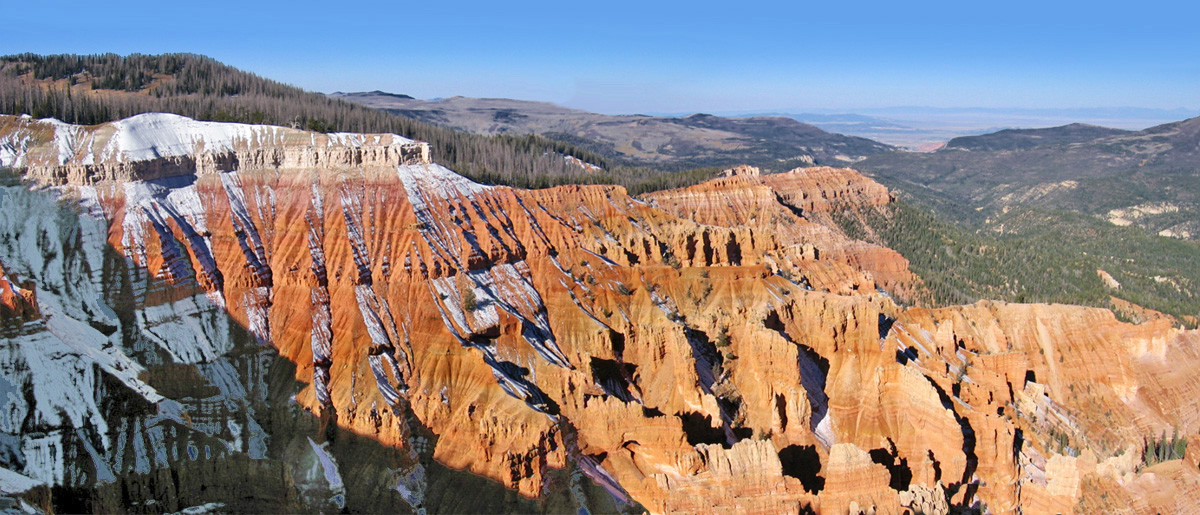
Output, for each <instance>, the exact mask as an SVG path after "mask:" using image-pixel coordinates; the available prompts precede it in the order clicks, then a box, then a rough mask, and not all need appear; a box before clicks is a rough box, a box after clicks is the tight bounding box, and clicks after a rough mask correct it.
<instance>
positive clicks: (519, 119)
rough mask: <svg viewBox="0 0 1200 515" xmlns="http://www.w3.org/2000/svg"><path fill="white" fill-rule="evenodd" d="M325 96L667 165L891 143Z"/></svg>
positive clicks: (777, 164)
mask: <svg viewBox="0 0 1200 515" xmlns="http://www.w3.org/2000/svg"><path fill="white" fill-rule="evenodd" d="M331 96H333V97H336V98H341V99H345V100H349V101H352V102H356V103H359V104H363V105H366V106H370V107H375V108H379V109H384V110H387V111H389V112H392V113H396V114H400V115H403V116H406V117H409V118H413V119H416V120H420V121H424V122H428V123H435V124H439V125H443V126H447V127H452V128H455V129H459V130H464V131H468V132H473V133H477V134H540V135H543V136H547V137H550V138H553V139H556V140H559V141H563V142H566V143H570V144H573V145H576V146H579V147H582V148H586V149H588V150H592V151H595V152H597V153H599V154H601V155H604V156H605V157H608V158H613V159H616V160H619V161H623V162H626V163H630V164H644V165H652V166H657V167H665V168H670V169H681V168H689V167H696V166H725V165H733V164H741V163H752V164H758V165H763V166H768V167H771V168H775V169H789V168H791V167H794V166H798V165H803V164H830V165H847V164H850V163H853V162H856V161H858V160H861V159H862V158H864V157H866V156H869V155H872V154H878V153H881V152H890V151H892V150H894V148H893V147H892V146H890V145H887V144H883V143H879V142H876V141H871V140H869V139H866V138H861V137H856V136H845V135H842V134H835V133H830V132H826V131H825V130H822V129H820V128H818V127H816V126H814V125H810V124H806V123H801V122H799V121H796V120H795V119H792V118H787V117H777V116H755V117H745V118H725V117H719V116H713V115H709V114H692V115H689V116H684V117H665V116H647V115H615V116H614V115H605V114H598V113H591V112H587V111H581V110H577V109H570V108H566V107H562V106H558V105H555V104H551V103H548V102H530V101H524V100H511V99H499V98H466V97H451V98H445V99H440V100H418V99H414V98H411V97H408V96H406V95H396V94H392V93H385V92H381V91H373V92H367V93H334V94H333V95H331Z"/></svg>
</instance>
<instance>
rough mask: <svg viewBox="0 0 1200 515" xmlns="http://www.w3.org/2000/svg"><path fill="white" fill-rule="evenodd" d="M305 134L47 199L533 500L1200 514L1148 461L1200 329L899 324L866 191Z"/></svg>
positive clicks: (309, 393)
mask: <svg viewBox="0 0 1200 515" xmlns="http://www.w3.org/2000/svg"><path fill="white" fill-rule="evenodd" d="M6 123H8V124H9V125H10V126H11V125H14V124H16V122H13V121H8V122H6ZM94 130H96V131H97V132H102V131H103V130H104V129H103V128H100V129H94ZM289 137H290V138H292V139H291V140H288V141H285V142H284V143H281V144H280V146H279V147H272V148H274V149H275V150H272V152H273V153H274V154H273V155H282V156H284V157H283V158H280V159H268V160H261V159H257V158H255V159H254V160H252V159H247V158H245V156H250V155H259V154H260V153H261V150H260V148H262V146H261V145H258V144H256V143H255V142H249V141H241V142H239V143H238V145H237V146H236V152H233V154H232V155H234V156H235V157H237V158H238V159H230V158H229V157H228V156H229V155H231V154H229V152H226V153H225V154H211V153H205V152H204V151H203V149H198V150H195V151H194V152H191V153H188V154H187V155H186V157H184V158H178V159H176V160H177V161H181V162H186V163H201V162H203V163H212V166H208V167H200V166H199V165H195V164H186V163H185V164H186V166H193V167H195V168H196V169H195V170H193V171H194V172H195V175H172V174H173V173H174V172H169V173H167V172H164V173H158V172H155V173H153V174H151V175H150V176H148V177H149V178H152V179H154V180H151V181H145V182H127V181H126V182H116V181H111V180H109V179H113V178H122V177H123V178H125V179H138V178H139V177H140V176H137V175H130V176H122V175H121V174H120V173H118V171H114V170H117V169H120V170H130V169H132V168H131V166H132V165H130V164H129V163H128V162H123V161H121V162H114V163H115V164H111V165H110V164H106V163H99V164H95V165H88V166H91V168H86V169H85V168H80V167H79V166H76V167H75V168H72V166H74V165H73V164H72V163H73V162H74V160H77V159H78V156H79V155H82V154H81V153H76V154H72V156H71V157H70V158H69V159H68V163H66V164H61V163H60V164H52V163H47V162H45V161H42V162H41V164H40V165H38V164H37V163H36V162H34V161H33V160H31V161H30V162H31V163H32V164H30V165H29V166H30V167H31V168H30V171H29V172H27V174H28V176H29V177H33V178H38V179H40V180H43V181H47V182H51V183H56V184H68V185H70V184H74V186H68V189H72V188H73V189H74V190H76V191H78V192H79V195H80V197H81V198H83V199H84V201H85V202H93V203H94V205H95V206H98V207H99V209H101V210H102V211H103V213H104V216H105V217H106V218H107V219H108V220H110V222H111V223H110V226H109V227H110V229H109V235H108V241H109V242H110V244H111V245H112V246H113V247H115V248H117V249H119V250H120V251H121V252H123V253H124V254H125V255H127V256H129V257H130V259H132V260H134V261H135V262H136V263H137V264H138V265H141V266H144V267H145V268H146V269H148V270H149V271H151V272H152V273H155V274H158V275H160V276H162V277H166V278H170V279H171V280H173V281H176V282H178V283H193V282H194V283H195V284H198V285H200V286H201V287H203V288H204V289H205V290H206V291H207V292H209V297H210V298H211V299H213V301H214V302H219V303H223V305H224V306H225V307H226V308H227V310H228V311H229V313H230V314H231V316H232V317H233V318H234V319H235V320H236V321H237V322H238V323H240V324H242V325H243V326H245V327H246V328H248V329H249V330H250V331H251V332H252V333H253V334H254V335H255V336H256V337H258V338H259V339H260V340H261V341H262V342H263V343H264V344H270V345H274V346H275V347H276V348H278V349H279V351H280V352H281V353H282V354H283V355H285V356H287V357H288V358H289V359H291V360H292V361H294V362H295V363H297V364H298V365H299V366H298V367H297V369H296V379H297V380H299V381H301V382H303V383H304V384H305V385H307V386H305V387H304V388H303V390H302V391H301V392H300V393H299V394H298V395H296V400H297V402H299V403H300V404H301V405H302V406H304V408H305V409H307V410H310V411H312V412H314V413H321V414H323V415H324V416H326V417H328V418H330V419H333V420H336V423H337V424H338V425H340V426H342V427H345V428H348V429H350V430H352V431H354V432H357V433H359V434H362V435H366V436H369V437H372V438H375V439H378V440H379V441H381V442H384V443H386V444H388V445H394V446H410V447H411V446H417V447H420V446H426V445H432V446H433V451H432V452H433V456H434V458H435V459H436V460H438V461H440V462H441V463H443V464H445V465H447V466H450V467H454V468H458V469H463V470H468V471H470V472H472V473H475V474H479V475H483V476H486V477H489V478H492V479H495V480H497V481H500V482H502V483H504V484H505V485H507V486H508V487H509V488H512V489H514V490H516V491H519V492H520V493H521V494H523V495H525V496H530V497H534V496H538V495H539V492H542V491H543V489H544V488H545V487H546V481H547V479H546V478H547V473H548V471H550V470H551V469H559V468H572V469H573V470H578V471H580V472H582V473H584V474H586V475H587V476H588V477H590V478H591V480H592V481H594V482H596V483H597V484H600V485H601V486H604V487H606V488H607V489H608V490H609V491H610V492H611V493H612V494H613V495H614V496H617V497H618V498H622V499H626V500H628V501H630V502H636V503H640V505H641V506H643V507H644V508H645V509H647V510H649V511H651V512H655V513H695V512H710V513H780V512H789V513H795V512H797V511H798V510H801V509H806V508H807V509H812V510H815V511H817V512H820V513H848V512H853V513H857V512H863V513H903V512H904V511H905V510H908V511H914V512H924V513H945V512H947V511H948V510H949V507H950V506H952V505H953V506H964V507H976V508H979V507H983V506H986V507H987V509H988V510H990V511H992V512H996V513H1015V512H1017V511H1018V510H1021V511H1022V512H1023V513H1055V512H1064V513H1066V512H1071V511H1073V510H1074V511H1079V512H1090V511H1092V510H1104V509H1108V508H1112V507H1120V506H1125V505H1124V504H1122V503H1123V502H1124V501H1129V503H1130V504H1129V506H1130V507H1129V508H1128V511H1129V512H1131V513H1150V512H1153V511H1155V510H1167V511H1180V512H1182V511H1187V510H1186V509H1184V508H1185V506H1195V505H1196V503H1197V502H1200V495H1198V490H1197V489H1196V485H1197V475H1196V474H1197V468H1196V461H1195V459H1194V458H1195V456H1196V454H1195V452H1193V451H1194V450H1195V449H1194V448H1195V447H1196V446H1194V445H1193V446H1192V447H1189V451H1188V452H1189V455H1188V456H1189V458H1188V459H1187V460H1184V461H1183V462H1173V463H1175V465H1171V467H1165V468H1161V469H1159V468H1151V469H1145V470H1139V469H1138V467H1137V465H1138V463H1140V462H1139V461H1137V460H1135V459H1134V458H1140V453H1141V445H1143V441H1144V440H1143V438H1144V436H1146V435H1157V434H1159V433H1161V432H1162V431H1163V430H1164V429H1178V430H1179V431H1181V432H1182V433H1183V434H1188V435H1194V434H1196V433H1197V431H1198V430H1200V405H1198V404H1197V402H1196V400H1195V399H1196V398H1197V394H1198V393H1200V378H1198V377H1197V376H1196V375H1195V374H1192V373H1191V370H1193V368H1194V367H1195V366H1196V365H1197V364H1200V333H1197V332H1195V331H1181V330H1177V329H1173V328H1172V327H1171V326H1170V325H1169V324H1168V323H1167V322H1165V321H1151V322H1147V323H1144V324H1141V325H1132V324H1126V323H1122V322H1119V321H1117V320H1116V318H1114V316H1113V315H1112V313H1111V312H1110V311H1107V310H1103V309H1093V308H1083V307H1075V306H1064V305H1017V304H1005V303H999V302H980V303H978V304H975V305H971V306H957V307H950V308H943V309H925V308H921V307H907V306H903V305H900V304H897V301H896V300H895V299H904V298H905V296H906V292H907V291H909V289H910V288H911V287H912V286H913V285H914V284H915V282H916V281H918V280H919V279H917V278H915V277H914V276H913V275H912V274H911V273H910V272H909V271H908V266H907V261H906V260H905V259H904V258H903V257H902V256H900V255H899V254H898V253H896V252H895V251H892V250H890V249H887V248H883V247H879V246H876V245H871V244H868V243H865V242H862V241H856V240H854V239H852V238H849V237H847V236H846V235H845V234H844V233H842V232H841V231H840V230H838V229H837V226H836V225H835V224H833V223H832V218H831V216H832V213H834V212H849V213H851V214H853V213H856V212H865V211H866V210H870V209H874V208H876V207H879V206H883V205H886V204H887V203H888V202H890V201H891V197H890V195H889V193H888V191H887V190H886V189H885V188H884V187H883V186H881V185H879V184H877V183H875V182H873V181H871V180H870V179H868V178H866V177H864V176H862V175H861V174H858V173H857V172H854V171H853V170H847V169H833V168H809V169H798V170H794V171H791V172H788V173H782V174H768V175H758V174H750V173H731V174H729V176H728V177H722V178H718V179H714V180H711V181H709V182H706V183H704V184H700V185H697V186H693V187H690V188H683V189H679V190H672V191H664V192H658V193H654V194H650V195H647V196H646V197H645V198H640V199H639V198H634V197H631V196H629V195H628V194H627V193H626V191H625V190H624V189H622V188H620V187H612V186H563V187H558V188H552V189H547V190H537V191H525V190H517V189H513V188H508V187H499V186H484V185H479V184H475V183H472V182H471V181H469V180H467V179H465V178H463V177H461V176H458V175H456V174H454V173H453V172H451V171H450V170H447V169H444V168H442V167H440V166H438V165H435V164H431V163H428V162H427V161H425V160H424V158H423V157H421V154H420V153H419V152H418V153H416V154H411V153H410V154H402V153H395V154H389V153H388V152H389V151H387V150H379V149H378V148H376V147H372V146H371V145H372V144H371V143H361V141H365V140H356V141H359V143H354V142H341V143H337V144H336V145H335V143H333V142H329V143H323V144H322V145H325V146H322V145H315V146H314V145H312V144H309V145H305V144H304V141H303V140H304V138H303V137H298V136H289ZM319 137H320V136H312V138H310V143H311V142H315V141H316V139H315V138H319ZM43 139H45V138H43ZM368 139H369V138H368ZM43 144H44V145H50V143H43ZM328 145H334V147H335V148H332V149H331V148H330V147H328ZM338 145H341V146H338ZM343 146H344V147H345V148H343ZM30 148H35V149H36V148H42V147H37V146H36V145H34V146H31V147H30ZM314 149H315V150H314ZM318 151H319V152H318ZM47 152H48V151H47ZM313 152H317V153H316V154H314V153H313ZM318 154H319V155H318ZM363 155H378V156H385V157H381V158H379V159H365V158H363V157H362V156H363ZM390 155H394V156H401V157H386V156H390ZM173 159H174V158H173ZM251 161H253V162H254V163H256V164H255V165H254V166H244V164H245V163H247V162H251ZM176 164H178V163H176ZM233 165H237V166H233ZM80 166H82V165H80ZM173 166H174V165H173ZM180 166H184V165H180ZM112 167H116V168H112ZM121 167H124V168H121ZM110 168H111V169H110ZM134 168H136V167H134ZM81 170H82V171H81ZM163 170H167V169H166V168H163ZM170 170H176V171H177V170H178V168H171V169H170ZM122 173H124V172H122ZM80 177H89V179H87V180H82V179H80ZM93 179H94V180H93ZM4 291H5V292H7V291H8V290H7V289H6V290H4ZM10 298H11V296H8V297H4V298H3V299H0V300H2V302H3V305H5V306H9V305H10V303H9V300H8V299H10ZM169 301H170V299H163V300H162V302H169ZM409 413H411V414H412V415H413V416H415V418H416V419H417V420H419V421H420V423H421V424H422V425H423V426H425V427H427V428H428V430H429V431H430V433H431V434H432V435H434V438H433V440H429V439H427V438H424V437H422V436H420V435H415V434H413V432H412V431H411V430H410V428H409V426H408V425H406V423H405V420H404V419H405V416H406V414H409ZM414 466H416V465H414ZM1180 499H1184V500H1183V501H1181V500H1180ZM1118 500H1119V502H1118ZM1135 501H1136V502H1135ZM1106 502H1107V503H1108V504H1105V503H1106ZM1114 509H1115V508H1114ZM1121 509H1126V508H1123V507H1122V508H1121Z"/></svg>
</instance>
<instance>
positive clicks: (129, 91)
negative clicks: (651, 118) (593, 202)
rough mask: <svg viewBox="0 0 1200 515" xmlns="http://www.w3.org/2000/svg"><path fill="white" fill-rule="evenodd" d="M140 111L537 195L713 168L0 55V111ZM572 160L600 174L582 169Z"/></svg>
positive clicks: (264, 89)
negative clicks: (425, 164) (348, 150)
mask: <svg viewBox="0 0 1200 515" xmlns="http://www.w3.org/2000/svg"><path fill="white" fill-rule="evenodd" d="M146 112H168V113H175V114H180V115H183V116H187V117H190V118H195V119H197V120H208V121H221V122H241V123H254V124H271V125H282V126H287V127H294V128H300V129H307V130H313V131H319V132H335V131H336V132H365V133H380V132H383V133H393V134H399V135H401V136H404V137H407V138H411V139H415V140H420V141H426V142H429V144H430V147H431V151H432V155H433V159H434V161H436V162H438V163H440V164H442V165H445V166H447V167H449V168H451V169H453V170H455V171H456V172H459V173H461V174H463V175H465V176H467V177H470V178H471V179H474V180H476V181H479V182H484V183H489V184H507V185H512V186H517V187H524V188H543V187H549V186H554V185H559V184H620V185H623V186H625V187H627V188H629V190H630V192H632V193H635V194H636V193H642V192H645V191H651V190H654V189H661V188H669V187H676V186H683V185H687V184H694V183H697V182H700V181H703V180H705V179H707V178H709V177H711V176H712V174H711V170H692V171H688V172H682V173H678V174H674V173H673V174H667V173H666V172H663V171H660V170H656V169H651V168H641V167H622V166H616V165H612V164H611V163H609V162H608V160H606V159H605V158H604V157H603V156H601V155H599V154H597V153H594V152H591V151H588V150H585V149H581V148H578V147H576V146H574V145H570V144H567V143H563V142H559V141H554V140H552V139H549V138H545V137H541V136H536V135H526V136H513V135H499V136H481V135H475V134H470V133H467V132H462V131H457V130H453V129H449V128H444V127H439V126H436V125H432V124H429V123H424V122H420V121H416V120H412V119H409V118H404V117H402V116H397V115H394V114H391V113H387V112H384V111H381V110H377V109H373V108H369V107H365V106H361V105H358V104H354V103H351V102H347V101H344V100H340V99H334V98H329V97H326V96H325V95H322V94H320V93H313V92H308V91H304V90H303V89H300V88H298V87H295V86H290V85H287V84H283V83H280V82H277V81H273V80H270V79H266V78H263V77H259V76H258V75H255V74H253V73H249V72H246V71H242V70H239V69H237V68H234V67H232V66H228V65H225V64H222V63H220V62H218V61H216V60H214V59H211V58H208V57H204V56H200V55H194V54H162V55H139V54H134V55H129V56H120V55H116V54H100V55H49V56H42V55H36V54H19V55H9V56H4V57H0V113H2V114H28V115H30V116H33V117H35V118H57V119H59V120H62V121H64V122H68V123H73V124H82V125H92V124H99V123H104V122H110V121H114V120H119V119H122V118H127V117H129V116H133V115H136V114H140V113H146ZM565 156H573V157H576V158H578V159H580V160H582V161H584V162H587V163H592V164H595V165H598V166H600V167H602V168H604V169H605V170H604V171H601V172H595V171H587V170H585V169H583V168H582V167H581V166H579V165H578V164H575V163H572V162H570V161H568V160H567V159H565Z"/></svg>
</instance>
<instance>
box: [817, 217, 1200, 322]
mask: <svg viewBox="0 0 1200 515" xmlns="http://www.w3.org/2000/svg"><path fill="white" fill-rule="evenodd" d="M834 220H835V222H837V223H838V225H839V226H841V227H842V229H843V230H844V231H846V233H847V234H849V235H850V236H851V237H854V238H859V239H865V240H868V241H874V242H875V243H879V244H881V245H884V246H887V247H889V248H892V249H894V250H896V251H898V252H900V254H901V255H903V256H904V257H905V258H907V259H908V260H909V266H910V268H911V269H912V271H913V272H914V273H916V274H917V275H918V276H920V277H921V278H922V280H923V283H924V290H923V291H922V292H920V293H919V294H918V298H917V301H918V303H919V304H925V305H933V306H946V305H953V304H969V303H973V302H976V301H978V300H981V299H993V300H1005V301H1010V302H1042V303H1063V304H1077V305H1085V306H1096V307H1110V306H1111V300H1110V298H1111V297H1117V298H1120V299H1124V300H1127V301H1129V302H1132V303H1134V304H1137V305H1139V306H1143V307H1147V308H1150V309H1153V310H1156V311H1160V312H1163V313H1166V314H1168V315H1171V316H1173V317H1175V318H1176V319H1177V320H1178V321H1180V322H1181V323H1182V324H1183V325H1186V326H1189V327H1195V326H1196V325H1197V315H1198V314H1200V309H1198V306H1200V299H1198V298H1197V297H1196V293H1195V292H1196V291H1197V287H1198V286H1200V243H1198V242H1195V241H1180V240H1176V239H1172V238H1164V237H1161V236H1157V235H1154V234H1150V233H1147V232H1146V231H1144V230H1142V229H1140V228H1137V227H1118V226H1115V225H1112V224H1109V223H1107V222H1105V221H1103V220H1100V219H1097V218H1095V217H1090V216H1086V215H1081V214H1078V213H1072V212H1064V211H1045V210H1039V209H1030V208H1023V209H1015V210H1013V211H1012V212H1011V213H1009V214H1007V215H1005V218H1003V219H1002V220H997V221H996V222H995V225H993V226H992V227H1003V228H1004V231H1003V232H998V231H994V230H981V231H968V230H966V229H964V228H962V227H960V226H958V225H955V224H952V223H948V222H946V221H944V220H942V219H940V218H938V217H937V216H936V215H935V214H934V213H933V212H931V211H929V210H927V209H926V208H923V207H920V206H919V205H916V204H913V203H912V202H911V201H909V200H905V199H903V198H902V199H900V200H898V201H897V202H895V203H892V204H890V205H887V206H884V207H882V208H879V209H876V210H868V211H866V212H864V213H861V214H857V215H856V214H855V213H852V212H849V211H841V212H837V213H835V214H834ZM1098 270H1103V271H1104V272H1105V273H1108V274H1110V275H1111V276H1112V277H1113V278H1114V279H1116V280H1117V281H1118V282H1119V284H1120V286H1119V288H1115V289H1114V288H1111V287H1109V286H1107V285H1105V284H1104V282H1103V281H1102V280H1101V279H1100V277H1099V274H1098V272H1097V271H1098Z"/></svg>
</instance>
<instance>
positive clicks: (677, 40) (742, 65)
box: [0, 0, 1200, 113]
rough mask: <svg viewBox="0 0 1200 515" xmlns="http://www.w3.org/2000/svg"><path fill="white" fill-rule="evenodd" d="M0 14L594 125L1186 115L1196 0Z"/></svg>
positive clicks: (58, 35) (11, 48)
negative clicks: (809, 116)
mask: <svg viewBox="0 0 1200 515" xmlns="http://www.w3.org/2000/svg"><path fill="white" fill-rule="evenodd" d="M3 4H6V5H0V13H3V14H0V18H3V19H0V26H2V27H3V29H2V30H0V53H17V52H25V51H30V52H37V53H60V52H74V53H98V52H117V53H123V54H124V53H132V52H140V53H160V52H195V53H201V54H206V55H209V56H212V57H214V58H217V59H219V60H221V61H224V62H226V63H229V64H232V65H235V66H238V67H241V68H244V69H247V70H250V71H253V72H255V73H258V74H260V75H263V76H266V77H270V78H274V79H277V80H281V81H284V82H288V83H291V84H295V85H298V86H301V87H304V88H306V89H310V90H316V91H324V92H331V91H336V90H341V91H362V90H374V89H381V90H385V91H392V92H398V93H407V94H410V95H413V96H416V97H419V98H432V97H443V96H452V95H465V96H489V97H512V98H523V99H532V100H548V101H553V102H557V103H560V104H564V105H568V106H572V107H579V108H584V109H590V110H595V111H600V112H607V113H633V112H693V111H709V112H713V111H718V112H720V111H735V110H770V109H805V108H826V109H842V108H846V109H850V108H854V107H864V108H868V107H885V106H899V105H921V106H934V107H976V106H982V107H1022V108H1038V107H1114V106H1137V107H1152V108H1167V109H1169V108H1180V107H1182V108H1189V109H1200V30H1198V29H1197V28H1196V22H1197V20H1198V19H1200V17H1198V16H1197V15H1198V14H1200V7H1198V6H1197V5H1196V4H1195V3H1191V2H1159V1H1154V0H1151V1H1142V2H1137V3H1133V2H1124V3H1120V4H1118V3H1105V2H1086V3H1085V2H1071V3H1063V2H1053V1H1049V0H1043V1H1036V2H1027V1H1016V2H1011V1H1010V2H962V1H958V2H926V3H922V4H915V3H905V2H878V3H877V2H845V1H830V0H826V1H823V2H820V3H803V2H787V3H776V2H757V1H749V0H747V1H740V2H738V1H728V2H721V3H712V2H678V3H674V2H673V3H661V2H651V1H646V0H643V1H625V0H618V1H607V2H593V3H577V2H496V1H492V2H457V1H432V0H431V1H424V2H407V1H391V2H377V1H374V0H359V1H354V2H336V1H326V2H320V3H308V2H275V1H252V0H242V1H240V2H229V1H224V0H218V1H208V2H184V3H177V2H164V1H161V0H160V1H156V2H116V3H110V2H62V1H36V2H34V1H14V0H4V2H3Z"/></svg>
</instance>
